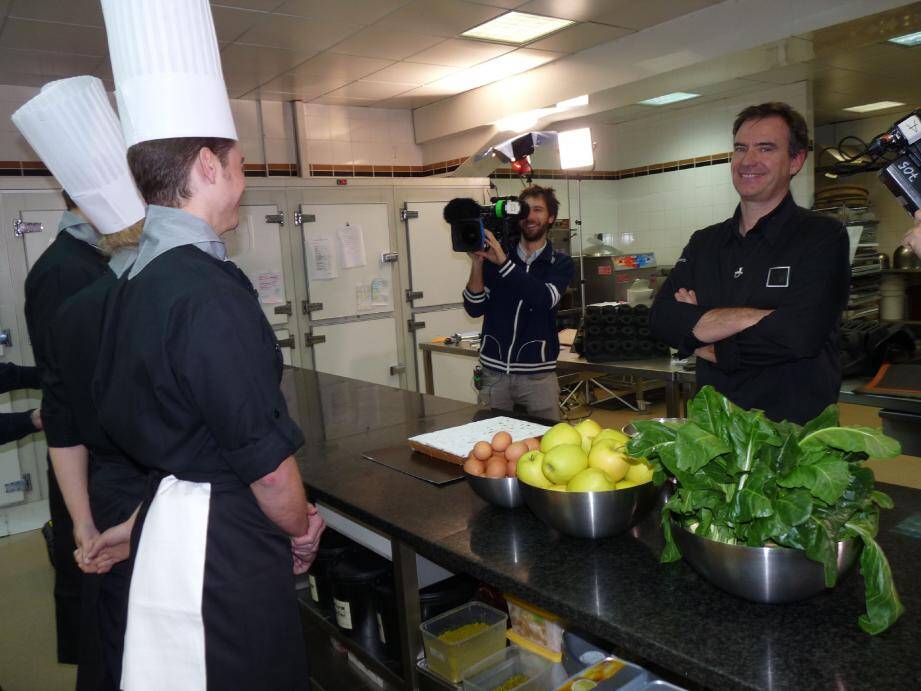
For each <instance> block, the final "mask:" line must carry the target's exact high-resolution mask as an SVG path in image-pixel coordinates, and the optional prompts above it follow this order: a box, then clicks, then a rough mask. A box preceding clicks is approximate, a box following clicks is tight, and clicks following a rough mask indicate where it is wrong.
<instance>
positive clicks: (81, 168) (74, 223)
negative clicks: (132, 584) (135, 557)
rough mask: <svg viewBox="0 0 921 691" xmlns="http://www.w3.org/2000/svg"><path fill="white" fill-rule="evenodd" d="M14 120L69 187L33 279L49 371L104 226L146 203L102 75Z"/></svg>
mask: <svg viewBox="0 0 921 691" xmlns="http://www.w3.org/2000/svg"><path fill="white" fill-rule="evenodd" d="M12 120H13V123H14V124H15V125H16V127H17V128H18V129H19V131H20V132H22V134H23V136H24V137H25V138H26V140H27V141H28V142H29V144H30V145H31V146H32V148H33V149H34V150H35V152H36V153H37V154H38V155H39V157H40V158H41V159H42V161H43V162H44V163H45V165H46V166H47V167H48V169H49V170H50V171H51V172H52V173H53V174H54V175H55V177H56V178H57V179H58V182H60V183H61V185H62V186H63V187H64V190H65V199H66V200H67V203H68V207H69V209H70V210H68V211H66V212H65V213H64V215H63V217H62V220H61V224H60V228H59V230H60V231H62V232H59V233H58V236H57V237H56V238H55V240H54V242H53V243H52V244H51V246H50V247H49V248H48V249H47V250H45V252H44V253H43V254H42V256H41V257H39V259H38V261H36V262H35V264H34V266H33V267H32V269H31V270H30V271H29V275H28V276H27V277H26V283H25V296H26V305H25V312H26V324H27V326H28V330H29V338H30V340H31V341H32V351H33V353H34V355H35V363H36V365H38V367H39V368H40V369H41V370H42V371H43V373H46V371H47V369H48V365H49V358H50V357H51V354H50V351H51V349H52V346H53V344H52V342H51V339H50V338H49V329H50V328H51V325H52V322H53V320H54V318H55V316H56V315H57V313H58V310H59V308H60V306H61V304H62V303H63V302H64V301H65V300H67V299H68V298H70V297H71V296H72V295H74V294H75V293H77V292H79V291H80V290H82V289H83V288H85V287H86V286H88V285H90V284H91V283H93V282H94V281H96V280H97V279H98V278H100V277H102V276H104V275H105V274H106V261H107V258H106V256H105V255H104V254H103V253H101V252H100V251H99V250H98V244H99V237H100V236H99V232H103V233H114V232H116V231H121V230H124V229H125V228H126V227H128V226H130V225H131V224H133V223H135V222H137V221H139V220H140V219H142V218H143V217H144V203H143V201H142V200H141V197H140V195H139V194H138V191H137V188H136V187H135V184H134V181H133V179H132V178H131V175H130V173H129V171H128V166H127V163H126V161H125V145H124V142H123V140H122V136H121V131H120V127H119V124H118V120H117V118H116V117H115V114H114V113H113V111H112V107H111V105H110V104H109V102H108V100H107V97H106V95H105V90H104V89H103V88H102V83H101V82H100V81H99V80H98V79H96V78H94V77H76V78H74V79H64V80H60V81H55V82H51V83H49V84H46V85H45V86H44V87H43V88H42V90H41V92H40V93H39V94H37V95H36V96H35V97H33V98H32V99H30V100H29V101H28V102H27V103H26V104H25V105H23V106H22V107H21V108H19V109H18V110H17V111H16V112H15V113H13V116H12ZM94 226H95V227H94ZM46 416H47V411H46ZM46 431H47V430H46ZM77 472H78V474H79V469H77ZM48 475H49V478H48V484H49V504H50V511H51V518H52V530H53V535H54V552H53V553H54V557H55V558H54V563H55V586H54V594H55V613H56V619H57V636H58V660H59V661H60V662H67V663H76V662H78V659H79V657H80V653H79V651H80V646H81V641H82V642H86V641H88V640H90V639H91V636H89V635H84V633H85V632H84V633H81V630H80V617H81V615H80V608H81V605H80V593H81V588H82V585H81V583H82V580H83V579H82V577H81V575H80V571H79V570H78V569H77V566H76V565H75V563H74V558H73V553H74V549H75V548H76V547H77V546H78V545H77V544H76V543H75V534H74V523H73V522H72V521H71V518H70V515H69V514H68V511H67V506H66V504H65V501H64V497H63V496H62V494H61V489H60V488H59V485H58V478H57V475H56V474H55V472H52V471H51V469H50V468H49V474H48ZM85 476H86V468H85V466H84V468H83V477H84V478H85ZM84 500H85V492H84ZM81 506H82V507H83V509H84V510H85V511H84V514H83V515H82V516H81V519H83V518H85V515H86V514H87V513H88V506H87V505H86V504H85V501H84V503H83V504H82V505H81ZM90 523H91V521H90ZM76 527H77V533H76V537H77V538H78V540H84V539H89V538H91V537H92V535H93V531H92V530H91V529H90V528H89V527H88V525H87V523H86V522H85V520H80V521H79V522H78V523H77V526H76Z"/></svg>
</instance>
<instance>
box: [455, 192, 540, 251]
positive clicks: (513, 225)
mask: <svg viewBox="0 0 921 691" xmlns="http://www.w3.org/2000/svg"><path fill="white" fill-rule="evenodd" d="M489 201H490V205H489V206H480V205H479V204H478V203H477V202H476V200H474V199H469V198H467V197H458V198H456V199H452V200H451V201H449V202H448V204H447V206H445V208H444V219H445V221H447V222H448V223H449V224H451V247H452V249H453V250H454V251H455V252H477V251H479V250H482V249H485V248H486V246H487V245H486V236H485V235H484V233H483V231H484V229H489V230H490V231H491V232H492V234H493V235H495V236H496V240H498V241H499V244H500V245H502V249H504V250H505V252H506V254H508V252H509V251H510V250H511V248H513V247H515V246H516V245H517V244H518V240H519V237H520V235H521V228H520V227H519V225H518V222H519V221H520V220H521V219H523V218H527V217H528V214H529V213H531V209H530V207H529V206H528V203H527V202H525V201H520V200H519V199H518V197H491V198H490V200H489Z"/></svg>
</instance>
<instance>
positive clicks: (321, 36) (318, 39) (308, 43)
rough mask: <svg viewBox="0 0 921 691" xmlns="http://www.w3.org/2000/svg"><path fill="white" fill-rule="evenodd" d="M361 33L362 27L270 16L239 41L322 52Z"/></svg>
mask: <svg viewBox="0 0 921 691" xmlns="http://www.w3.org/2000/svg"><path fill="white" fill-rule="evenodd" d="M359 29H361V26H360V25H358V24H339V23H336V22H320V21H314V20H307V19H302V18H300V17H288V16H285V15H280V14H270V15H266V16H265V17H264V18H263V19H262V20H261V21H260V22H259V23H258V24H256V25H255V26H254V27H253V28H252V29H250V30H249V31H247V32H246V33H245V34H243V35H242V36H240V38H239V39H237V40H238V41H239V42H240V43H249V44H252V45H260V46H273V47H276V48H288V49H291V50H298V49H301V50H303V49H309V50H311V51H322V50H325V49H327V48H329V47H330V46H332V45H335V44H336V43H338V42H339V41H341V40H342V39H344V38H345V37H346V36H349V35H350V34H353V33H355V32H356V31H358V30H359Z"/></svg>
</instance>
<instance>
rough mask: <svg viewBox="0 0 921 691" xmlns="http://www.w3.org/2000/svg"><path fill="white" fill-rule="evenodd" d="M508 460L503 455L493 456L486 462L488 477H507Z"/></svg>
mask: <svg viewBox="0 0 921 691" xmlns="http://www.w3.org/2000/svg"><path fill="white" fill-rule="evenodd" d="M506 463H507V461H506V460H505V459H504V458H502V457H501V456H493V457H492V458H490V459H489V461H488V462H487V463H486V477H492V478H500V477H505V472H506V470H507V466H506Z"/></svg>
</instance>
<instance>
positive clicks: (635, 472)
mask: <svg viewBox="0 0 921 691" xmlns="http://www.w3.org/2000/svg"><path fill="white" fill-rule="evenodd" d="M624 479H625V480H630V481H631V482H635V483H636V484H638V485H642V484H643V483H646V482H651V481H652V468H650V467H649V464H648V463H647V462H646V461H644V460H642V459H638V460H637V461H636V462H635V463H631V464H630V467H629V468H628V469H627V474H626V475H625V476H624Z"/></svg>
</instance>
